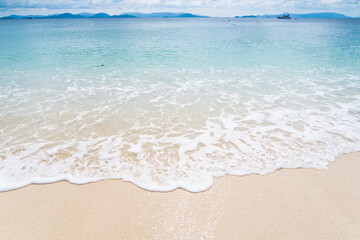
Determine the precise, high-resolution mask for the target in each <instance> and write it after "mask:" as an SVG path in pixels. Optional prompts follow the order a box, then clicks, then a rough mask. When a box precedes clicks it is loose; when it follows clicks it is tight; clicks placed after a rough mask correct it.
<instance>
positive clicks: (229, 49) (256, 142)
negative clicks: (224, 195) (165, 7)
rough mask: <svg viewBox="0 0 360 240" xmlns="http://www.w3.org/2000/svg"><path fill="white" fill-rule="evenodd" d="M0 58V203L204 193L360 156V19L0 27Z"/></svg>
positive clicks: (12, 23)
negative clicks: (129, 185) (55, 194)
mask: <svg viewBox="0 0 360 240" xmlns="http://www.w3.org/2000/svg"><path fill="white" fill-rule="evenodd" d="M228 20H230V22H229V21H228ZM0 46H2V47H1V49H0V85H1V88H0V134H1V135H0V136H1V141H0V190H3V191H4V190H9V189H14V188H18V187H21V186H24V185H27V184H30V183H35V182H37V183H46V182H53V181H58V180H61V179H66V180H69V181H71V182H74V183H85V182H90V181H96V180H100V179H109V178H120V179H124V180H126V181H131V182H134V183H135V184H137V185H139V186H140V187H143V188H146V189H149V190H158V191H169V190H172V189H175V188H177V187H182V188H185V189H187V190H189V191H202V190H205V189H207V188H208V187H210V186H211V184H212V180H213V177H214V176H215V177H217V176H223V175H225V174H232V175H244V174H251V173H258V174H266V173H270V172H273V171H275V170H276V169H279V168H299V167H305V168H318V169H322V168H326V166H327V165H328V163H329V162H330V161H332V160H334V158H335V157H336V156H338V155H340V154H342V153H348V152H353V151H360V20H359V19H340V20H339V19H336V20H335V19H326V20H321V19H318V20H315V19H299V20H277V19H223V18H210V19H56V20H44V19H42V20H2V21H0Z"/></svg>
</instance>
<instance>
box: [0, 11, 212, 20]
mask: <svg viewBox="0 0 360 240" xmlns="http://www.w3.org/2000/svg"><path fill="white" fill-rule="evenodd" d="M206 17H208V16H200V15H195V14H192V13H171V12H157V13H139V12H133V13H122V14H120V15H109V14H107V13H86V12H84V13H79V14H72V13H61V14H52V15H26V16H22V15H10V16H7V17H2V18H0V19H63V18H206Z"/></svg>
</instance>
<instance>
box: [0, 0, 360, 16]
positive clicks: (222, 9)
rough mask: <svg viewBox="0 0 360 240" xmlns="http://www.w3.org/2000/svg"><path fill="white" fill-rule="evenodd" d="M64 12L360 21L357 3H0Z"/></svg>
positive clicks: (3, 11) (21, 9)
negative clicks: (318, 16)
mask: <svg viewBox="0 0 360 240" xmlns="http://www.w3.org/2000/svg"><path fill="white" fill-rule="evenodd" d="M64 12H71V13H80V12H91V13H98V12H106V13H108V14H121V13H123V12H144V13H148V12H190V13H194V14H201V15H207V16H213V17H233V16H242V15H250V14H254V15H262V14H279V13H283V12H289V13H310V12H338V13H342V14H345V15H348V16H351V17H360V0H0V17H2V16H7V15H11V14H19V15H29V14H41V15H47V14H55V13H64Z"/></svg>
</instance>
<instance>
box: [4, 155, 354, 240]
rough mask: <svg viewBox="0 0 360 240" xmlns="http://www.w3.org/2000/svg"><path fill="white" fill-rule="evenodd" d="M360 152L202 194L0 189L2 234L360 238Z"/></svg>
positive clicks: (69, 187) (231, 180)
mask: <svg viewBox="0 0 360 240" xmlns="http://www.w3.org/2000/svg"><path fill="white" fill-rule="evenodd" d="M359 182H360V153H352V154H347V155H343V156H341V157H340V158H338V159H336V160H335V162H333V163H331V164H330V166H329V169H328V170H314V169H294V170H288V169H283V170H279V171H276V172H275V173H271V174H268V175H265V176H260V175H250V176H244V177H232V176H226V177H221V178H218V179H215V181H214V185H213V186H212V187H211V188H210V189H209V190H207V191H205V192H201V193H190V192H187V191H184V190H181V189H178V190H176V191H173V192H168V193H159V192H149V191H146V190H143V189H141V188H139V187H137V186H135V185H134V184H131V183H127V182H123V181H120V180H107V181H101V182H96V183H90V184H85V185H74V184H70V183H68V182H59V183H54V184H45V185H30V186H27V187H24V188H22V189H18V190H14V191H9V192H2V193H0V205H1V210H0V239H7V240H10V239H23V240H24V239H77V240H78V239H327V240H328V239H360V228H359V226H360V184H359Z"/></svg>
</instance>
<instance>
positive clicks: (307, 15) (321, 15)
mask: <svg viewBox="0 0 360 240" xmlns="http://www.w3.org/2000/svg"><path fill="white" fill-rule="evenodd" d="M289 14H290V15H291V17H292V18H351V17H349V16H346V15H344V14H340V13H334V12H322V13H305V14H296V13H289ZM282 15H283V14H265V15H256V16H255V15H248V16H242V17H239V16H235V18H277V17H281V16H282Z"/></svg>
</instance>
